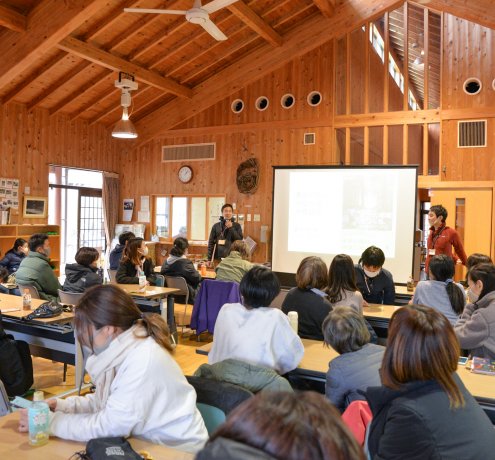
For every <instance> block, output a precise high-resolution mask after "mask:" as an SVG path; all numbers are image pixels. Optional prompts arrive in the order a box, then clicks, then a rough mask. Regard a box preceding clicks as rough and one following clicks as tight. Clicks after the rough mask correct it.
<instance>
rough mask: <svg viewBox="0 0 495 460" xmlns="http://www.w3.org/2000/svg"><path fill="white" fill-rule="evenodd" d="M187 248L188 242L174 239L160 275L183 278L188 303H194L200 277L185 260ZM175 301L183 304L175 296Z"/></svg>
mask: <svg viewBox="0 0 495 460" xmlns="http://www.w3.org/2000/svg"><path fill="white" fill-rule="evenodd" d="M188 247H189V241H187V239H186V238H183V237H181V236H179V237H178V238H176V239H175V240H174V245H173V246H172V249H171V250H170V256H169V257H168V258H167V259H166V260H165V262H164V263H163V265H162V269H161V271H160V273H161V274H162V275H165V276H181V277H182V278H184V279H185V280H186V283H187V289H188V291H189V303H194V299H195V297H196V291H197V290H198V286H199V282H200V281H201V275H200V274H199V272H198V270H196V269H195V268H194V265H193V263H192V262H191V261H190V260H189V259H188V258H187V248H188ZM176 299H177V301H178V302H180V303H183V302H185V299H183V298H181V297H178V296H176Z"/></svg>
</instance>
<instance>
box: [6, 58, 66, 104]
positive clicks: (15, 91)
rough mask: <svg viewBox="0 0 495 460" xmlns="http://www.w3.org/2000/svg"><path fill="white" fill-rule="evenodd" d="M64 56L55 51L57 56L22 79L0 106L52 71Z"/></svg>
mask: <svg viewBox="0 0 495 460" xmlns="http://www.w3.org/2000/svg"><path fill="white" fill-rule="evenodd" d="M65 56H67V53H66V52H65V51H57V54H56V55H55V56H54V57H53V58H52V59H50V60H49V61H47V62H45V63H44V64H42V65H40V66H38V67H36V68H35V69H34V70H33V71H32V72H31V73H30V74H29V75H28V76H27V77H26V78H24V79H23V80H22V81H21V82H20V83H19V84H18V85H16V86H15V87H14V88H12V89H11V90H10V91H9V92H8V93H7V94H6V95H5V96H4V97H3V98H2V104H7V102H10V101H11V100H12V99H14V98H15V97H16V96H17V95H18V94H19V93H20V92H21V91H23V90H24V89H26V88H27V87H28V86H29V85H30V84H31V83H33V82H34V81H35V80H36V79H37V78H39V77H40V76H41V75H43V74H44V73H45V72H48V71H49V70H50V69H53V67H55V66H56V65H57V64H58V63H59V62H60V61H61V60H62V59H63V58H64V57H65Z"/></svg>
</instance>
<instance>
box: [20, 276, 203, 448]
mask: <svg viewBox="0 0 495 460" xmlns="http://www.w3.org/2000/svg"><path fill="white" fill-rule="evenodd" d="M74 327H75V332H76V334H77V339H78V340H79V342H80V343H81V345H82V346H83V350H86V352H88V353H89V357H88V358H87V361H86V370H87V372H88V373H89V375H90V376H91V381H92V382H93V383H94V384H95V386H96V391H95V393H89V394H87V395H85V396H72V397H69V398H67V399H50V400H48V404H49V406H50V409H51V410H52V411H53V413H51V415H50V434H52V435H54V436H57V437H59V438H62V439H69V440H74V441H79V442H87V441H89V440H90V439H93V438H102V437H114V436H124V437H127V436H135V437H138V438H141V439H144V440H146V441H149V442H152V443H156V444H164V445H167V446H170V447H173V448H176V449H180V450H184V451H187V452H197V451H199V450H200V449H201V448H202V447H203V445H204V444H205V442H206V440H207V438H208V434H207V431H206V428H205V425H204V423H203V419H202V417H201V414H200V413H199V411H198V409H197V408H196V392H195V391H194V388H193V387H192V386H191V385H189V383H188V382H187V380H186V378H185V377H184V375H183V373H182V371H181V369H180V368H179V366H178V365H177V363H176V361H175V360H174V358H173V357H172V355H171V353H172V346H171V344H170V339H169V337H170V333H169V330H168V327H167V324H166V323H165V321H164V320H163V318H162V317H161V316H160V315H158V314H154V313H146V314H143V313H141V311H140V310H139V309H138V308H137V306H136V304H135V303H134V301H133V300H132V298H131V297H130V296H129V295H128V294H127V293H126V292H124V291H123V290H122V289H120V288H119V287H118V286H115V285H111V284H107V285H103V286H95V287H92V288H90V289H89V290H88V291H86V293H85V294H84V296H83V297H82V299H81V301H80V302H79V305H78V307H77V308H76V310H75V319H74ZM85 354H86V353H85ZM19 429H20V431H28V424H27V414H26V413H25V412H24V413H22V414H21V418H20V425H19Z"/></svg>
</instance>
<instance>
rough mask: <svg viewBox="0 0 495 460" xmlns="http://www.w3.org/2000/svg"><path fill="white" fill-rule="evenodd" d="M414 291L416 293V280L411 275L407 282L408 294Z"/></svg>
mask: <svg viewBox="0 0 495 460" xmlns="http://www.w3.org/2000/svg"><path fill="white" fill-rule="evenodd" d="M413 291H414V278H413V277H412V275H411V276H410V277H409V279H408V280H407V292H413Z"/></svg>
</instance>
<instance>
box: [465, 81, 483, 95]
mask: <svg viewBox="0 0 495 460" xmlns="http://www.w3.org/2000/svg"><path fill="white" fill-rule="evenodd" d="M481 86H482V85H481V81H480V80H479V79H478V78H474V77H472V78H468V79H467V80H466V81H465V82H464V87H463V88H464V92H465V93H466V94H468V95H469V96H474V95H475V94H478V93H479V92H480V91H481Z"/></svg>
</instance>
